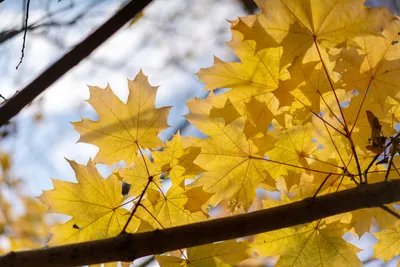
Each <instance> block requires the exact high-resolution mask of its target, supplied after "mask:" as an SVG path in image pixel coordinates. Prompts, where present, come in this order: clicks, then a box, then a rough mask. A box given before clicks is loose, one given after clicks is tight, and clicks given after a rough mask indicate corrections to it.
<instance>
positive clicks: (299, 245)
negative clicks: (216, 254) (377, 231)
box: [252, 222, 362, 266]
mask: <svg viewBox="0 0 400 267" xmlns="http://www.w3.org/2000/svg"><path fill="white" fill-rule="evenodd" d="M347 229H348V228H346V225H345V224H342V223H339V222H335V223H331V224H325V223H324V222H312V223H310V224H306V225H303V226H301V227H297V228H284V229H281V230H277V231H272V232H268V233H264V234H259V235H257V236H256V238H255V240H254V243H253V244H252V246H253V248H254V249H255V250H256V252H257V253H259V254H260V255H262V256H274V255H280V257H279V260H278V262H277V263H276V266H362V264H361V261H360V260H359V259H358V258H357V256H356V253H357V252H358V251H359V249H357V248H356V247H354V246H353V245H351V244H349V243H347V242H346V241H345V240H344V239H343V235H344V234H345V233H346V231H347ZM316 252H318V253H316Z"/></svg>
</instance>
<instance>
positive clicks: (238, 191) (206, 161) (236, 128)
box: [187, 99, 275, 210]
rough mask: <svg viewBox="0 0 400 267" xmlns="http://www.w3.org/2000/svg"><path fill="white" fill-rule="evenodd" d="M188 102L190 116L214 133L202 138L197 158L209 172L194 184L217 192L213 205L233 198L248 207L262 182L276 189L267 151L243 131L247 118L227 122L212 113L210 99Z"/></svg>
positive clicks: (195, 122) (197, 162)
mask: <svg viewBox="0 0 400 267" xmlns="http://www.w3.org/2000/svg"><path fill="white" fill-rule="evenodd" d="M188 106H189V109H190V111H191V113H190V114H189V115H187V119H188V120H189V121H190V122H191V123H192V124H194V125H195V126H196V127H198V128H199V129H200V130H201V131H203V132H204V133H205V134H207V135H208V136H210V138H209V139H204V140H202V141H201V143H200V144H201V146H202V150H201V153H200V155H199V156H198V157H197V158H196V160H195V163H196V164H198V165H199V166H200V167H202V168H203V169H205V170H206V172H205V173H203V174H202V175H201V176H200V177H199V178H198V179H197V180H196V181H195V182H194V183H193V184H192V185H193V186H200V185H201V186H204V190H205V191H206V192H209V193H215V194H214V195H213V196H212V197H211V199H210V201H209V204H210V205H212V206H215V205H217V204H218V203H219V202H220V201H221V200H223V199H230V200H231V201H232V202H233V203H235V204H234V205H238V206H243V207H244V209H245V210H247V209H248V208H249V207H250V205H251V203H252V202H253V200H254V198H255V194H256V189H257V188H258V187H259V186H260V185H263V186H266V187H268V188H269V189H273V188H275V181H274V180H273V179H272V178H271V177H270V176H269V175H268V172H267V169H266V166H267V165H266V161H265V159H264V158H263V155H262V154H258V148H257V147H256V146H255V145H254V143H253V142H252V141H251V140H249V141H247V140H246V137H245V135H244V134H243V133H242V132H243V129H244V118H239V119H237V120H235V121H234V122H232V123H230V124H229V125H226V126H225V123H224V121H223V119H219V118H211V117H209V113H210V110H211V107H212V104H211V102H210V100H209V99H206V100H199V99H195V100H193V101H190V102H189V103H188Z"/></svg>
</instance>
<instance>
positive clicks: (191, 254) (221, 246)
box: [156, 240, 249, 267]
mask: <svg viewBox="0 0 400 267" xmlns="http://www.w3.org/2000/svg"><path fill="white" fill-rule="evenodd" d="M248 248H249V246H248V244H247V243H246V242H236V241H235V240H230V241H224V242H221V243H215V244H208V245H203V246H198V247H191V248H188V249H187V258H186V259H183V258H178V257H171V256H158V255H157V256H156V259H157V261H158V263H159V264H160V266H161V267H169V266H171V267H173V266H176V267H178V266H180V267H183V266H188V267H190V266H193V267H201V266H204V267H209V266H210V267H212V266H215V267H216V266H234V265H235V264H237V263H239V262H241V261H243V260H245V259H247V258H248V257H249V254H248V252H247V251H248Z"/></svg>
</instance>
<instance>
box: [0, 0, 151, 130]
mask: <svg viewBox="0 0 400 267" xmlns="http://www.w3.org/2000/svg"><path fill="white" fill-rule="evenodd" d="M151 1H152V0H131V1H130V2H129V3H128V4H127V5H126V6H124V7H123V8H122V9H121V10H119V11H118V12H117V13H116V14H115V15H114V16H113V17H111V18H110V19H109V20H108V21H107V22H105V23H104V24H103V25H102V26H101V27H100V28H98V29H97V30H96V31H95V32H93V33H92V34H91V35H89V36H88V37H87V38H86V39H85V40H83V41H82V42H81V43H79V44H78V45H77V46H75V47H74V48H73V49H72V50H71V51H70V52H68V53H67V54H65V55H64V56H63V57H62V58H60V59H59V60H58V61H57V62H55V63H54V64H53V65H51V66H50V67H49V68H48V69H47V70H45V71H44V72H43V73H42V74H41V75H39V76H38V77H37V78H36V79H35V80H34V81H32V82H31V83H30V84H29V85H27V86H26V87H25V88H24V89H23V90H21V91H20V93H19V94H17V95H16V96H15V97H14V98H12V99H10V100H9V101H7V102H5V104H4V105H3V106H2V107H1V108H0V126H2V125H4V124H6V123H7V122H8V121H9V120H10V119H11V118H12V117H14V116H15V115H17V114H18V112H19V111H21V110H22V108H24V107H25V106H26V105H28V104H29V103H30V102H32V100H34V99H35V98H36V97H37V96H38V95H39V94H40V93H42V92H43V91H44V90H45V89H46V88H47V87H49V86H50V85H51V84H53V83H54V82H55V81H57V80H58V79H59V78H61V77H62V76H63V75H64V74H65V73H67V72H68V71H69V70H70V69H72V68H73V67H74V66H75V65H77V64H78V63H79V62H81V61H82V60H83V59H84V58H86V57H87V56H88V55H89V54H90V53H92V52H93V51H94V50H95V49H96V48H97V47H99V46H100V45H101V44H102V43H104V42H105V41H106V40H107V39H108V38H109V37H110V36H112V35H113V34H114V33H115V32H116V31H117V30H119V29H120V28H121V27H122V26H123V25H125V23H127V22H128V21H129V20H131V19H132V18H133V17H134V16H135V15H137V14H138V13H139V12H141V11H142V10H143V8H145V7H146V6H147V5H148V4H149V3H150V2H151Z"/></svg>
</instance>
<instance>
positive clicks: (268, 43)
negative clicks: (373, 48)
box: [233, 0, 392, 63]
mask: <svg viewBox="0 0 400 267" xmlns="http://www.w3.org/2000/svg"><path fill="white" fill-rule="evenodd" d="M256 3H257V5H258V6H259V7H260V8H261V10H262V13H260V14H258V15H255V19H253V21H254V22H253V23H252V24H251V25H248V24H247V25H246V23H242V24H241V25H240V26H239V27H236V28H235V27H234V28H233V29H234V30H238V31H240V32H242V33H243V34H244V39H245V40H246V39H250V40H255V41H256V43H257V46H256V47H257V48H256V51H260V50H262V49H264V48H267V47H275V46H276V45H277V44H279V45H282V46H283V48H284V50H285V52H286V55H289V57H288V58H287V59H285V61H286V60H287V61H292V59H293V57H294V56H296V55H297V56H302V57H303V63H307V62H310V61H320V58H321V56H322V58H326V56H327V54H326V52H325V49H326V48H333V47H337V46H338V45H341V44H343V43H348V44H349V45H354V44H353V43H352V38H354V37H356V36H360V35H366V34H375V35H378V34H379V32H380V30H381V29H382V28H383V27H384V26H385V25H386V24H387V23H388V21H390V20H391V19H392V16H390V14H388V11H387V10H386V9H384V8H382V9H377V8H374V9H370V8H367V7H365V6H364V1H363V0H342V1H314V0H307V1H304V0H296V1H291V0H290V1H289V0H274V1H265V0H257V1H256ZM248 28H251V29H248ZM246 32H252V34H251V35H246ZM271 37H272V38H271Z"/></svg>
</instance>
